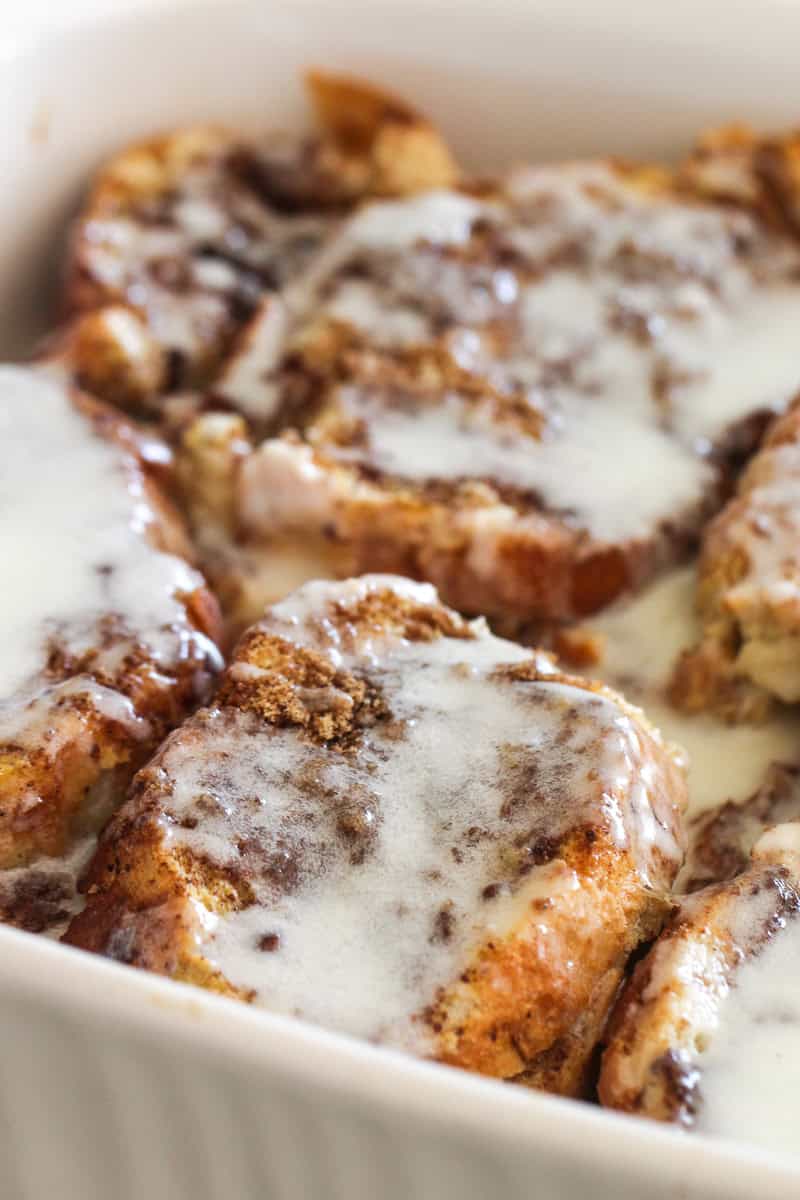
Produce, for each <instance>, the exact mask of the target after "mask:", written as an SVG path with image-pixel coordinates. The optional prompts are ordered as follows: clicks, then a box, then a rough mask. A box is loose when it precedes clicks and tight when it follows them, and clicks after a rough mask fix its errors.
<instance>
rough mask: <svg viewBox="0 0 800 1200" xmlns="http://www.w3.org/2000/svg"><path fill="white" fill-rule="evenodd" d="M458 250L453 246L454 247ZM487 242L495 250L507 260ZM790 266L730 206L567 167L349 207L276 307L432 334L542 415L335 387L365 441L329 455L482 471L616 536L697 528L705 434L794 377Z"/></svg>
mask: <svg viewBox="0 0 800 1200" xmlns="http://www.w3.org/2000/svg"><path fill="white" fill-rule="evenodd" d="M478 218H480V223H481V232H480V233H479V234H477V235H473V232H472V229H473V226H474V224H475V222H476V220H477V219H478ZM487 228H488V229H489V230H490V231H491V234H490V239H489V243H488V248H487V246H486V245H484V243H483V242H482V241H481V238H483V237H485V230H486V229H487ZM476 239H477V240H476ZM492 239H494V242H492ZM467 243H469V245H470V247H475V250H474V254H473V255H472V257H470V254H467V255H466V257H464V256H462V255H460V254H459V253H458V249H459V247H463V246H465V245H466V244H467ZM497 244H499V245H501V246H504V247H505V248H506V249H508V248H509V247H511V248H513V251H514V253H515V254H516V256H517V257H516V259H514V258H512V259H511V261H512V264H513V265H512V266H511V267H508V266H506V265H504V264H505V262H506V261H507V257H504V256H502V255H500V254H498V252H497V250H496V249H492V246H493V245H497ZM437 246H438V247H441V246H445V247H447V246H449V247H451V249H454V251H455V252H454V253H452V252H451V253H447V252H443V251H442V250H441V249H437ZM352 266H355V268H356V271H355V274H352V273H349V271H350V268H351V267H352ZM798 266H800V252H799V251H798V249H797V247H796V246H794V245H793V244H792V243H789V242H788V241H785V240H782V239H781V238H779V237H777V236H775V237H770V236H767V235H766V234H765V233H764V232H763V231H760V230H759V229H758V227H757V225H756V223H755V222H754V221H753V220H752V219H751V218H750V217H749V216H747V215H746V214H744V213H736V212H732V211H731V210H726V209H723V208H714V207H713V206H711V205H704V206H692V205H687V204H682V203H679V202H677V201H675V200H674V199H670V198H668V197H667V198H664V197H657V196H656V197H653V196H645V195H644V194H639V193H638V192H637V191H636V190H635V189H634V188H633V187H632V186H625V185H624V184H623V183H622V182H621V180H620V179H619V178H618V177H616V176H615V174H614V173H613V172H612V171H611V170H609V169H608V168H606V167H604V166H603V165H602V164H573V165H567V166H564V167H558V168H553V167H547V168H541V169H530V170H527V171H524V172H520V173H518V174H517V175H516V176H513V177H512V179H511V180H510V181H509V182H508V184H507V185H506V190H505V192H503V193H501V194H500V195H499V196H498V197H497V198H495V199H493V200H492V201H491V202H484V203H481V204H478V203H477V202H476V201H474V200H472V199H471V198H469V197H465V196H462V195H460V194H458V193H449V194H448V193H443V192H435V193H430V194H427V195H422V196H415V197H412V198H410V199H406V200H397V201H391V202H387V203H374V204H369V205H366V206H364V207H363V208H362V209H360V210H359V212H358V213H356V215H355V216H354V217H353V218H351V220H350V221H349V222H346V223H345V224H344V225H343V226H342V227H341V228H340V229H338V230H336V231H334V233H333V235H332V237H331V239H330V241H329V242H328V243H327V244H326V246H325V247H324V248H323V249H322V251H321V253H320V255H319V257H318V258H317V259H316V261H315V262H314V263H313V264H312V266H311V268H310V269H309V272H308V273H307V275H306V277H305V278H303V279H301V280H299V281H297V282H296V283H294V284H293V285H292V286H291V287H290V288H289V289H288V290H287V292H286V296H285V299H286V303H287V306H288V308H289V311H290V312H291V314H292V323H293V327H294V329H295V331H297V330H298V329H302V326H303V322H304V321H305V320H307V319H308V318H309V317H310V318H311V320H312V321H314V320H317V319H318V318H319V316H320V314H322V315H324V316H328V317H333V318H335V319H336V320H338V321H345V322H349V323H350V324H352V325H353V326H355V327H356V328H358V329H359V330H361V332H362V334H366V336H367V337H368V339H369V340H370V342H371V343H372V344H373V345H374V346H377V347H379V348H383V349H385V348H388V347H404V346H407V345H409V344H410V343H420V342H428V343H430V342H435V341H440V342H442V341H443V342H444V343H445V344H446V345H447V346H448V348H450V351H451V353H452V355H453V358H454V360H455V361H457V362H459V364H460V365H462V367H464V368H465V369H467V370H470V371H471V372H473V373H475V374H479V375H484V376H486V378H487V380H488V381H489V382H490V383H491V384H492V385H493V386H495V387H497V388H499V389H500V390H501V391H503V390H509V389H511V390H513V391H515V392H516V393H519V392H520V391H522V393H523V394H524V395H526V396H527V398H528V400H529V401H530V403H531V404H533V405H534V406H535V407H536V408H537V409H539V410H540V411H541V412H542V413H543V414H544V417H545V431H544V434H543V438H542V442H541V443H539V442H536V441H535V439H533V438H526V437H524V436H523V435H521V434H520V433H519V432H517V431H514V432H511V431H507V430H504V429H503V427H502V425H500V423H499V422H497V421H496V418H495V414H494V409H493V407H492V405H491V404H488V403H487V404H484V405H483V406H481V405H477V406H475V405H471V406H470V415H469V416H467V415H466V406H465V404H464V403H463V402H462V400H461V399H460V398H459V397H458V396H453V395H449V396H446V397H445V398H444V399H442V401H441V405H440V408H439V409H437V408H436V407H434V406H431V407H430V409H429V410H428V411H426V412H425V413H424V416H421V415H420V413H414V414H413V415H412V414H411V413H406V414H405V415H404V414H403V413H402V412H398V411H396V410H395V409H392V408H390V407H386V405H387V404H388V402H387V400H386V398H385V397H380V396H378V397H376V396H375V395H374V394H364V393H362V394H358V393H356V392H355V391H354V389H352V388H351V389H344V390H343V392H342V403H343V405H344V406H345V408H346V409H347V410H348V411H349V410H355V411H356V412H358V413H361V414H362V415H364V416H367V417H368V424H367V432H368V434H369V436H368V438H367V439H366V440H364V439H362V437H361V434H360V433H359V437H358V438H357V439H356V441H355V444H354V445H352V446H346V447H344V448H340V449H339V450H338V451H337V452H338V453H339V455H340V457H345V458H346V459H348V460H349V461H354V462H359V463H362V464H364V465H367V466H371V467H377V468H378V469H382V470H386V471H390V472H391V473H392V474H393V475H395V476H399V477H402V478H406V479H410V480H413V481H417V482H419V481H423V480H426V479H449V480H452V479H462V478H475V477H477V478H482V477H485V476H487V475H489V476H494V477H496V478H497V479H498V480H499V481H500V482H502V483H506V484H507V485H512V486H516V487H522V488H527V489H529V491H530V492H531V493H533V494H536V495H538V496H539V498H540V500H541V502H542V503H543V504H544V505H545V506H547V507H550V508H553V509H555V510H557V511H558V512H561V513H563V514H565V515H566V516H567V518H568V519H569V520H572V521H573V522H574V523H575V524H577V525H578V526H580V527H583V528H586V529H587V530H588V531H589V532H590V533H591V534H593V535H594V536H595V537H597V538H599V539H601V540H605V539H608V540H614V541H617V540H620V541H624V540H627V539H629V538H637V537H641V536H648V535H653V534H654V533H657V532H658V530H659V529H661V528H663V526H664V523H665V521H666V520H667V519H669V518H672V519H673V520H675V521H677V522H681V521H687V520H688V521H690V522H691V521H696V517H697V513H698V511H699V506H700V502H701V501H702V500H703V499H704V498H707V497H708V495H709V493H711V492H712V491H713V489H714V485H715V480H716V473H715V471H714V470H712V469H711V467H710V465H709V464H708V463H707V462H706V461H705V458H704V456H705V455H706V454H707V452H708V450H709V448H710V446H711V445H713V444H714V443H715V442H719V441H724V439H725V436H726V435H727V434H728V433H730V432H731V431H732V430H734V429H735V427H736V425H737V423H739V422H741V421H742V419H744V418H746V417H748V416H750V415H752V414H753V413H755V412H758V411H760V410H766V409H775V410H779V409H781V408H782V407H783V406H785V404H786V403H787V401H788V400H789V399H790V398H791V396H792V395H793V394H794V392H795V391H796V390H797V389H798V385H800V367H798V365H797V361H796V354H795V350H794V336H793V331H794V328H795V327H796V326H797V324H798V321H800V287H797V286H796V284H795V282H794V279H795V277H796V275H797V270H798ZM497 322H499V323H500V325H501V326H502V328H503V330H504V331H505V332H504V333H503V334H502V335H501V337H500V339H499V341H495V342H494V343H493V342H492V339H493V338H494V337H495V333H493V332H492V330H493V328H494V325H493V323H495V324H496V323H497ZM465 339H467V340H465ZM301 341H302V338H301ZM269 386H270V387H271V386H273V384H270V385H269ZM270 394H271V400H270V403H272V402H273V400H274V392H271V393H270ZM338 402H339V401H338V400H337V403H338ZM445 447H446V449H445ZM326 449H329V447H326ZM611 464H613V469H610V467H611Z"/></svg>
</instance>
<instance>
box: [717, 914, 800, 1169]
mask: <svg viewBox="0 0 800 1200" xmlns="http://www.w3.org/2000/svg"><path fill="white" fill-rule="evenodd" d="M697 1067H698V1070H699V1071H700V1083H699V1087H700V1097H701V1103H700V1107H699V1112H698V1116H697V1120H696V1127H697V1128H698V1129H699V1130H701V1131H702V1132H704V1133H713V1134H720V1135H724V1136H726V1137H733V1138H737V1139H738V1140H741V1141H749V1142H755V1143H757V1144H759V1145H761V1146H764V1147H766V1148H768V1149H770V1150H783V1151H788V1152H792V1153H794V1152H796V1150H797V1121H796V1104H795V1098H796V1095H797V1092H798V1089H799V1088H800V920H798V919H797V917H796V916H795V917H790V918H788V920H787V919H786V918H784V919H783V920H782V921H781V923H780V925H779V927H778V929H777V930H776V931H775V932H774V933H773V934H772V936H771V937H770V939H769V941H768V942H767V944H766V945H765V946H764V947H763V949H761V950H760V951H759V952H758V953H756V954H754V955H752V956H751V957H749V958H748V959H746V961H744V962H743V963H742V964H741V965H740V966H739V967H738V969H737V970H736V972H735V974H734V976H733V979H732V982H731V985H730V988H729V989H728V991H727V993H726V995H725V997H724V999H723V1001H722V1003H721V1005H720V1008H719V1012H718V1017H717V1021H716V1024H715V1028H714V1031H713V1037H711V1038H710V1039H709V1045H708V1049H707V1050H706V1051H705V1053H703V1054H701V1055H700V1056H699V1058H698V1060H697Z"/></svg>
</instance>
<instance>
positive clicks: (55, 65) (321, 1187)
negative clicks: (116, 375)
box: [0, 0, 800, 1200]
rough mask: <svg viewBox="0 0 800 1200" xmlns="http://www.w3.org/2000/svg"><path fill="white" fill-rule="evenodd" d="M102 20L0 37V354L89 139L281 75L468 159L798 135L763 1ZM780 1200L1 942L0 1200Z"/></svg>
mask: <svg viewBox="0 0 800 1200" xmlns="http://www.w3.org/2000/svg"><path fill="white" fill-rule="evenodd" d="M106 7H107V9H109V10H111V11H108V12H107V13H106V15H105V16H101V17H99V18H90V17H86V18H80V19H78V20H75V13H74V12H73V13H72V14H71V15H72V18H73V20H72V22H71V24H70V25H69V27H65V28H63V29H61V30H60V31H59V30H57V29H56V28H54V24H53V22H52V21H51V22H50V27H49V29H48V30H46V31H45V30H42V31H40V32H38V33H35V32H34V33H31V34H30V35H29V36H25V37H23V38H22V39H18V40H13V39H7V40H6V43H5V44H3V43H2V42H0V61H2V69H1V70H0V145H1V146H2V148H3V154H2V162H3V166H4V178H3V187H2V189H0V233H1V235H2V236H0V318H1V319H0V349H2V351H3V352H4V353H5V354H13V353H16V352H18V351H19V350H20V349H21V348H22V347H23V346H24V345H25V343H26V342H27V341H28V340H29V338H30V337H31V336H32V334H33V333H34V332H35V331H36V330H37V329H41V328H42V327H43V326H44V324H45V323H46V305H45V304H44V302H43V296H44V295H45V294H46V287H47V282H48V280H49V279H52V277H53V274H54V270H55V264H56V257H57V247H58V245H59V239H60V237H61V235H62V232H63V225H64V221H65V218H66V216H67V214H68V213H69V211H70V208H71V207H72V206H73V205H74V203H75V200H76V197H77V195H78V192H79V189H80V187H81V185H82V183H83V181H84V180H85V178H86V173H87V171H88V170H89V169H90V168H91V167H92V166H93V165H94V164H95V163H96V162H97V161H98V160H99V159H100V158H102V156H103V155H104V154H105V153H106V152H107V151H108V150H110V149H111V148H112V147H114V146H116V145H118V144H120V143H122V142H124V141H125V140H126V139H128V138H130V137H132V136H134V135H139V134H143V133H147V132H150V131H153V130H155V129H158V128H160V127H164V126H169V125H170V124H173V123H179V122H182V121H188V120H194V119H198V118H202V119H205V118H222V119H225V120H237V121H243V122H246V123H251V124H258V123H260V124H271V123H279V124H284V125H289V126H291V125H294V124H296V123H297V122H298V121H299V120H301V119H302V96H301V91H300V88H299V85H298V82H297V71H298V69H299V68H300V67H302V66H303V65H304V64H308V63H319V64H324V65H326V66H331V67H341V68H346V69H349V70H353V71H356V72H360V73H362V74H366V75H369V76H372V77H374V78H375V79H377V80H380V81H382V82H385V83H387V84H390V85H393V86H394V87H396V88H397V89H398V90H400V91H401V92H403V93H404V94H406V95H407V96H409V97H410V98H412V99H413V100H414V101H415V102H417V103H418V104H419V105H420V106H421V107H422V108H423V109H425V110H426V111H429V112H430V113H431V114H432V115H433V116H434V117H435V118H436V119H437V120H438V121H439V122H440V123H441V124H442V126H443V127H444V129H445V130H446V132H447V133H448V135H449V136H450V137H451V138H452V140H453V141H454V143H455V145H456V147H457V148H458V150H459V151H460V152H461V154H462V156H463V157H465V158H466V159H467V160H469V161H471V162H472V163H474V164H479V165H480V164H483V165H487V166H495V165H498V164H500V163H503V162H506V161H508V160H509V159H511V158H521V157H528V158H530V157H535V156H537V155H547V156H551V157H552V156H557V155H564V154H574V153H582V152H591V151H602V150H611V151H615V152H626V151H628V152H630V153H633V154H652V155H663V154H665V153H669V152H670V151H671V150H672V149H673V148H677V147H678V146H679V145H682V144H684V143H685V142H686V140H687V139H688V138H689V137H690V135H691V133H692V132H693V131H694V130H696V129H697V128H699V127H701V126H703V125H704V124H708V123H713V122H715V121H719V120H720V119H725V118H727V117H731V116H737V115H746V116H748V117H749V118H751V119H753V120H754V121H756V122H760V123H767V122H771V123H784V124H785V123H787V122H791V121H792V120H793V119H800V87H797V86H796V84H795V80H796V72H797V47H798V46H800V4H798V5H792V4H789V3H785V4H781V3H779V2H778V0H769V2H766V3H765V0H759V2H758V3H756V0H753V3H752V4H746V5H733V4H719V5H717V4H714V3H711V0H691V2H688V0H670V3H669V4H667V5H663V6H658V7H656V6H653V7H652V8H651V7H650V6H649V5H645V4H640V5H639V6H634V5H632V4H630V2H629V0H628V2H626V3H617V2H611V3H602V4H594V5H591V6H590V5H589V4H588V3H587V4H586V6H585V7H584V6H581V7H580V8H577V7H575V6H574V5H569V4H564V3H559V2H558V0H528V2H527V3H523V2H521V0H520V2H517V3H515V2H512V0H504V2H503V3H500V4H495V5H488V4H485V3H483V2H481V0H461V2H460V3H444V2H443V0H438V2H437V3H434V4H431V3H430V2H428V3H423V2H421V0H383V2H376V0H372V2H368V0H364V2H363V3H359V2H358V0H332V2H330V3H324V0H314V2H306V0H294V2H293V3H292V2H291V0H261V2H258V0H253V2H252V3H250V4H247V3H243V2H242V3H239V2H236V0H234V2H228V3H224V2H222V0H220V2H218V3H216V4H201V3H194V2H192V0H183V2H182V3H177V2H176V3H172V4H164V3H160V2H156V3H153V0H150V3H148V4H147V5H146V6H143V7H141V8H138V9H137V6H135V5H133V6H132V5H131V4H130V3H127V4H126V5H125V6H124V8H123V9H120V8H117V7H116V6H113V7H112V0H107V5H106ZM132 8H133V9H134V10H135V11H131V9H132ZM17 25H19V20H17ZM0 586H2V584H1V583H0ZM798 1194H800V1158H798V1160H797V1161H796V1163H792V1162H790V1161H782V1160H780V1159H777V1158H774V1157H768V1156H766V1155H763V1154H760V1153H758V1152H756V1151H751V1150H749V1149H747V1148H740V1147H736V1146H733V1145H727V1144H722V1143H712V1142H710V1141H708V1140H704V1139H702V1138H699V1137H691V1136H686V1135H681V1134H679V1133H676V1132H674V1131H672V1130H668V1129H662V1128H660V1127H658V1126H656V1125H651V1124H649V1123H645V1122H641V1121H635V1120H633V1119H629V1118H623V1117H619V1116H615V1115H612V1114H609V1113H604V1112H600V1111H599V1110H596V1109H592V1108H590V1107H588V1106H586V1105H580V1104H575V1103H572V1102H567V1101H560V1100H555V1099H551V1098H549V1097H544V1096H540V1095H536V1094H532V1093H527V1092H524V1091H522V1090H517V1089H514V1088H511V1087H508V1086H503V1085H499V1084H495V1083H490V1082H487V1081H484V1080H480V1079H477V1078H470V1077H468V1076H466V1075H463V1074H460V1073H458V1072H455V1071H450V1070H448V1069H445V1068H440V1067H435V1066H429V1065H426V1064H422V1063H417V1062H414V1061H411V1060H406V1059H404V1058H402V1057H400V1056H398V1055H396V1054H393V1053H390V1052H387V1051H379V1050H375V1049H373V1048H371V1047H369V1046H366V1045H361V1044H358V1043H356V1042H353V1041H351V1040H349V1039H346V1038H342V1037H338V1036H334V1035H330V1034H326V1033H323V1032H320V1031H318V1030H316V1029H312V1028H309V1027H307V1026H305V1025H303V1024H301V1023H297V1022H292V1021H287V1020H285V1019H281V1018H273V1017H270V1016H268V1015H265V1014H263V1013H261V1012H255V1011H250V1010H248V1009H247V1008H245V1007H243V1006H239V1005H236V1004H234V1003H232V1002H229V1001H225V1000H219V999H215V998H214V997H211V996H209V995H206V994H204V993H202V992H200V991H193V990H191V989H188V988H185V987H182V986H179V985H175V984H172V983H169V982H166V981H163V980H159V979H156V978H150V977H147V976H145V975H143V974H140V973H138V972H135V971H132V970H128V969H126V968H124V967H120V966H117V965H115V964H112V963H109V962H105V961H102V960H99V959H93V958H91V957H90V956H88V955H84V954H81V953H80V952H77V951H74V950H71V949H66V948H64V947H61V946H57V945H53V944H50V943H48V942H45V941H43V940H40V939H36V938H34V937H31V936H28V935H25V934H21V933H17V932H15V931H12V930H8V929H2V928H0V1197H2V1200H44V1198H45V1197H53V1196H57V1197H59V1200H73V1198H75V1200H78V1198H80V1200H112V1198H114V1200H116V1198H119V1200H124V1198H127V1197H136V1198H137V1200H138V1198H139V1197H141V1198H143V1200H144V1198H147V1200H183V1198H184V1197H186V1198H187V1200H189V1198H191V1200H205V1198H209V1200H219V1198H222V1197H225V1198H226V1200H251V1198H253V1200H255V1198H256V1197H258V1198H259V1200H261V1198H266V1197H270V1198H271V1197H280V1198H281V1200H283V1198H287V1200H291V1198H293V1197H309V1198H311V1200H322V1198H325V1200H327V1198H328V1197H343V1198H344V1197H346V1198H347V1200H372V1198H373V1197H381V1198H384V1197H385V1198H386V1200H403V1198H405V1197H412V1196H413V1197H420V1198H425V1197H434V1196H435V1197H437V1198H449V1197H458V1198H459V1200H473V1198H477V1197H485V1196H490V1195H491V1196H496V1197H503V1198H504V1200H505V1198H508V1200H522V1198H523V1197H525V1198H526V1200H527V1198H533V1200H585V1197H587V1196H591V1197H594V1198H596V1200H602V1198H604V1197H612V1196H613V1197H614V1200H628V1198H630V1200H638V1198H639V1197H642V1196H645V1195H646V1196H648V1197H649V1198H651V1200H667V1198H670V1200H678V1198H681V1200H693V1198H696V1200H701V1198H702V1200H711V1198H712V1197H714V1198H717V1200H739V1198H741V1200H744V1198H745V1197H746V1198H749V1200H750V1198H752V1200H756V1198H757V1200H761V1198H762V1197H767V1196H768V1197H770V1198H776V1200H777V1198H778V1197H787V1198H789V1197H791V1198H793V1200H795V1198H796V1197H797V1196H798Z"/></svg>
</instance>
